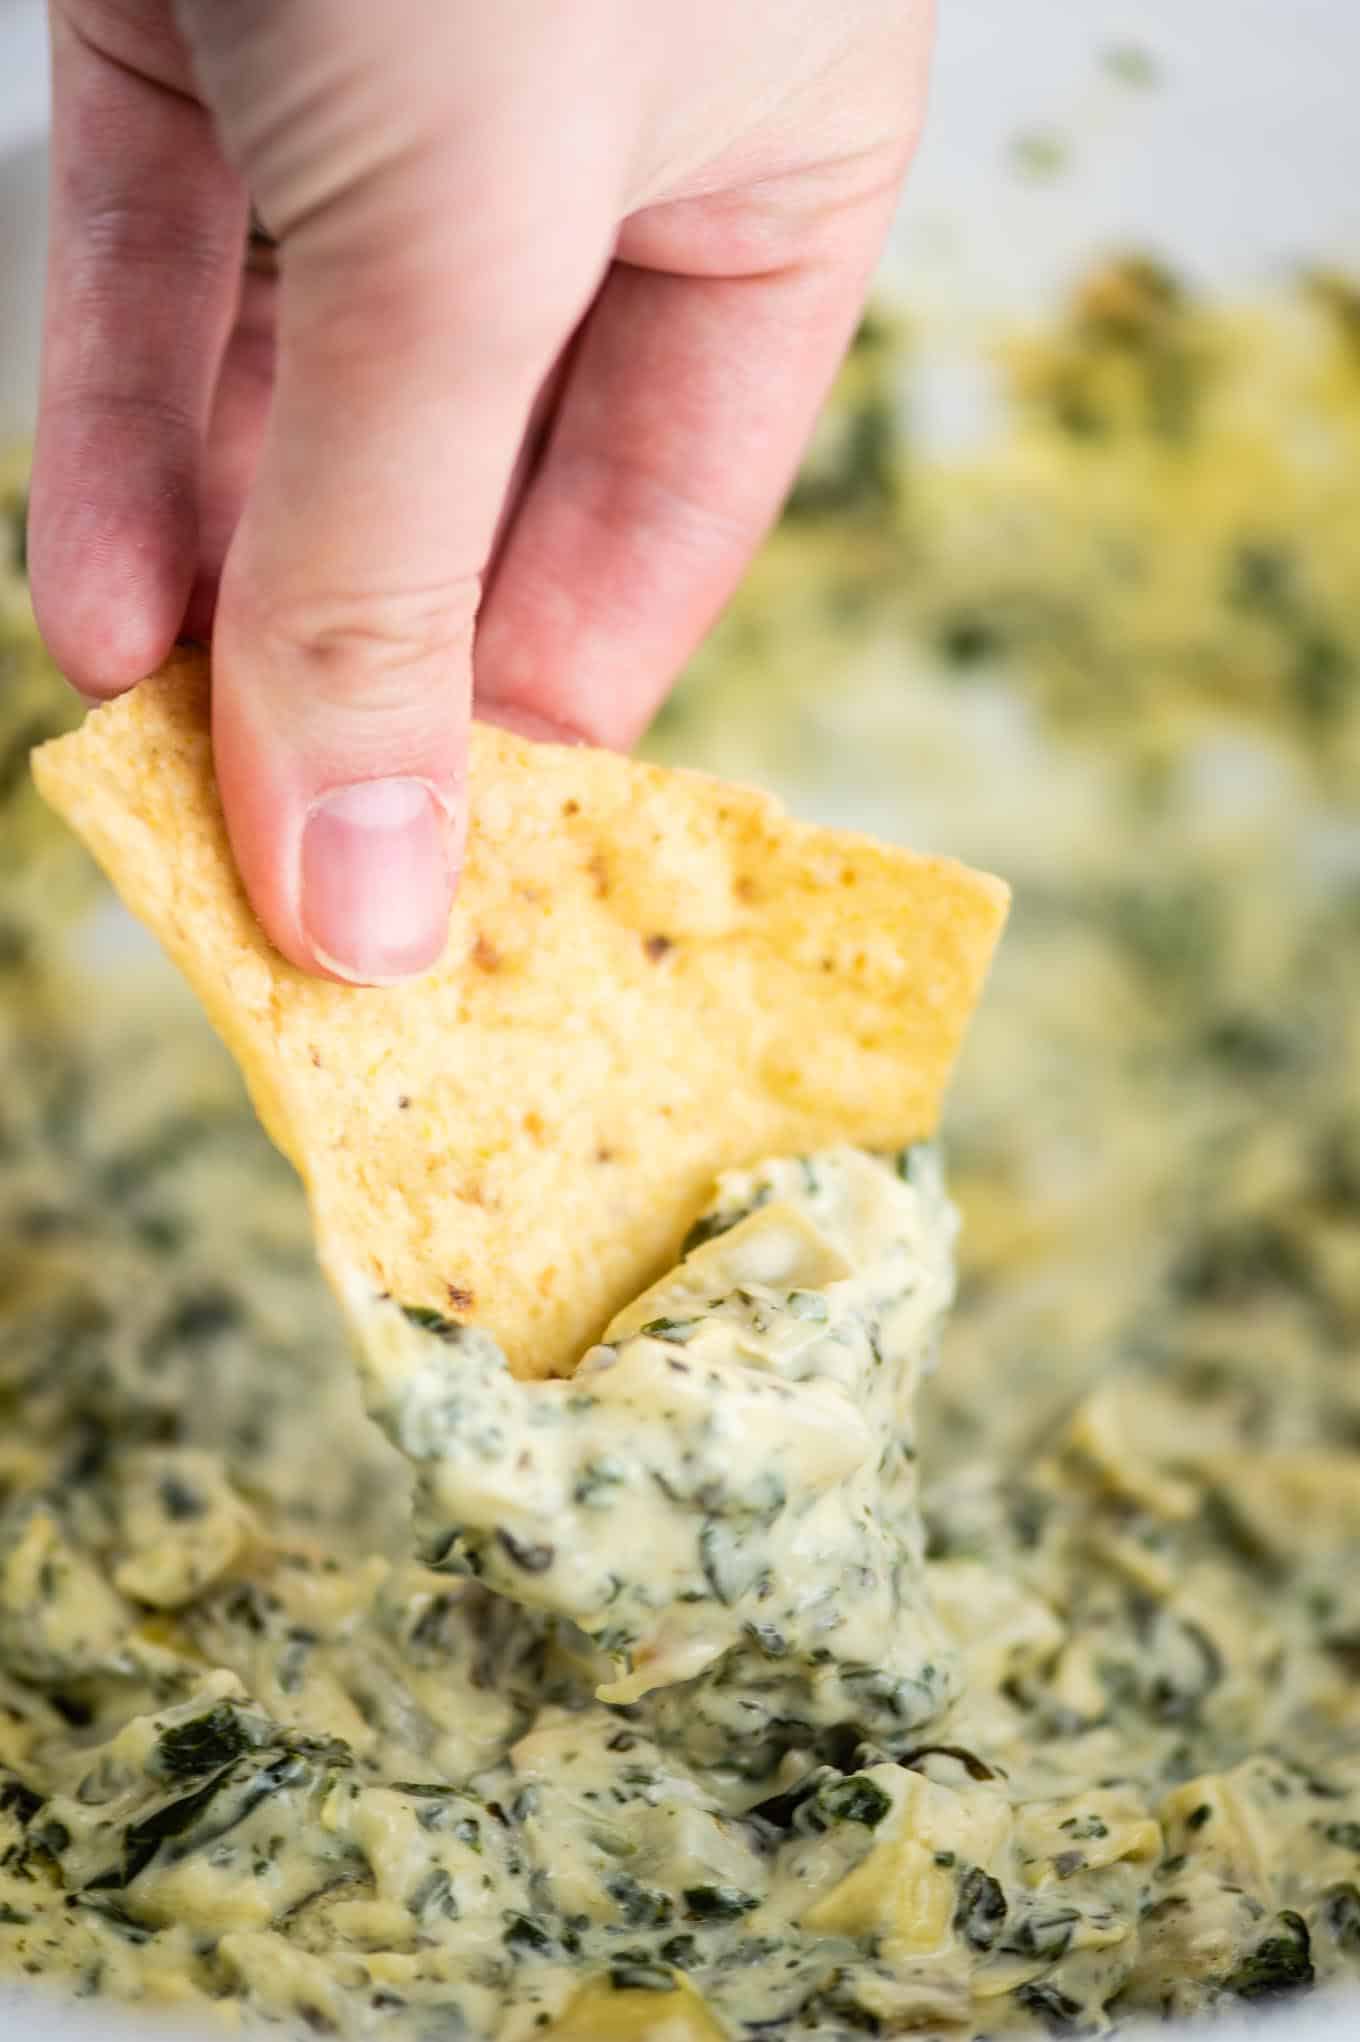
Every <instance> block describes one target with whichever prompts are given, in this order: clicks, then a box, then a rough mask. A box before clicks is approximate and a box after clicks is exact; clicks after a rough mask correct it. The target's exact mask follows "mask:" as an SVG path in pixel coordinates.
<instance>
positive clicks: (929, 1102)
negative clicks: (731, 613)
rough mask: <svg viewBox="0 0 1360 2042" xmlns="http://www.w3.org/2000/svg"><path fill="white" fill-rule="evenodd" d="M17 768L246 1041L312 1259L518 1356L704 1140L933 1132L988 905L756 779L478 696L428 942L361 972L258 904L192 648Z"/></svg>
mask: <svg viewBox="0 0 1360 2042" xmlns="http://www.w3.org/2000/svg"><path fill="white" fill-rule="evenodd" d="M34 771H35V774H36V776H37V780H38V785H39V787H40V788H41V789H42V792H43V793H44V794H45V796H46V797H47V799H48V800H49V801H50V802H51V803H52V804H53V806H54V807H56V808H57V809H59V810H60V811H61V813H62V814H63V815H64V816H65V817H66V818H67V820H68V821H69V822H70V823H71V824H72V826H73V827H74V828H75V829H76V830H77V831H78V832H79V834H80V835H81V836H82V837H83V838H84V839H85V841H86V843H87V844H88V845H89V846H90V848H91V850H92V851H93V852H94V854H95V856H96V857H97V858H98V859H99V860H100V862H101V863H102V864H103V865H104V867H105V868H106V870H107V871H108V872H109V874H110V876H111V877H112V879H113V881H114V884H115V885H116V886H117V888H118V890H119V892H120V893H121V894H122V895H123V897H124V899H125V900H126V901H127V903H128V905H129V906H130V907H131V908H132V909H133V910H134V912H135V913H136V914H138V915H139V916H140V917H141V918H142V920H143V921H145V922H146V923H148V924H149V925H150V927H151V928H152V929H153V930H154V931H155V933H156V934H157V935H158V936H159V938H160V940H161V941H162V943H163V944H164V945H165V947H166V949H167V950H168V951H169V953H170V955H171V956H172V957H173V958H174V960H175V961H176V963H177V964H179V966H180V967H181V968H182V970H183V971H184V972H185V973H186V974H187V976H188V978H189V979H190V981H191V982H192V984H193V986H194V987H195V989H196V990H197V992H198V994H199V997H200V998H201V999H202V1001H203V1004H204V1006H205V1007H206V1008H207V1010H208V1013H209V1015H210V1017H211V1018H212V1020H213V1022H214V1023H215V1024H216V1026H217V1027H218V1028H219V1029H220V1031H221V1033H222V1034H223V1036H224V1037H225V1038H226V1041H227V1043H228V1045H229V1046H230V1048H231V1049H232V1050H233V1051H234V1053H235V1055H236V1056H237V1058H238V1059H239V1061H240V1064H241V1067H242V1069H243V1071H244V1072H245V1076H246V1080H247V1082H248V1084H249V1086H250V1090H251V1093H252V1096H253V1098H254V1100H255V1105H256V1108H257V1110H258V1111H259V1113H260V1115H261V1117H262V1119H263V1120H264V1123H265V1125H266V1127H267V1128H268V1129H269V1132H270V1133H271V1134H272V1135H273V1137H274V1139H275V1141H276V1142H278V1144H279V1145H280V1147H281V1148H282V1149H283V1150H284V1152H285V1153H286V1154H287V1155H288V1156H289V1157H290V1158H291V1159H292V1161H293V1162H294V1164H295V1165H296V1166H297V1168H298V1170H299V1171H300V1172H301V1174H302V1176H303V1178H304V1180H305V1182H306V1185H307V1189H308V1193H309V1196H310V1199H311V1204H312V1210H313V1217H314V1220H315V1224H316V1229H317V1235H318V1240H319V1243H320V1246H321V1252H322V1258H323V1260H324V1261H325V1262H326V1264H327V1266H328V1268H329V1269H330V1270H331V1272H332V1274H333V1275H334V1276H336V1277H337V1278H338V1277H340V1276H341V1275H342V1274H343V1272H344V1268H345V1265H346V1264H348V1265H349V1266H350V1267H351V1268H353V1267H355V1266H357V1267H358V1269H359V1270H361V1271H362V1272H364V1273H365V1274H367V1275H369V1276H371V1277H372V1279H373V1282H374V1283H375V1285H376V1286H377V1287H378V1288H379V1289H380V1290H383V1291H388V1292H390V1293H391V1294H392V1295H393V1296H395V1297H397V1298H399V1299H400V1300H401V1301H402V1302H403V1303H407V1304H417V1305H424V1306H427V1307H430V1308H432V1309H434V1310H437V1311H440V1312H442V1313H445V1314H447V1315H448V1316H449V1317H452V1318H457V1319H460V1320H469V1321H476V1322H478V1323H481V1324H483V1325H485V1326H486V1327H488V1329H489V1330H490V1331H491V1332H492V1333H494V1335H495V1336H496V1338H497V1339H498V1340H499V1341H500V1343H501V1344H502V1346H503V1347H504V1349H505V1351H506V1354H507V1355H508V1357H509V1360H510V1364H511V1367H512V1368H513V1369H514V1370H515V1372H516V1373H517V1374H519V1375H524V1376H536V1375H548V1374H560V1373H562V1372H564V1371H568V1370H570V1369H571V1368H572V1367H573V1366H574V1364H575V1362H576V1360H577V1359H578V1357H579V1355H580V1354H581V1352H582V1351H583V1349H584V1348H585V1347H586V1346H587V1345H588V1344H589V1343H590V1341H591V1340H592V1339H594V1338H596V1337H598V1335H599V1333H600V1331H601V1329H602V1328H603V1326H604V1325H605V1323H606V1322H607V1320H608V1319H609V1317H610V1315H611V1313H613V1312H614V1311H615V1310H617V1309H618V1308H619V1307H620V1306H621V1305H623V1304H624V1303H625V1302H626V1301H627V1300H628V1299H629V1297H630V1296H632V1295H633V1294H634V1293H636V1292H637V1291H638V1290H640V1289H642V1287H643V1286H644V1285H646V1284H648V1283H650V1282H651V1281H652V1280H653V1279H654V1278H655V1277H656V1276H657V1275H658V1274H660V1273H661V1271H662V1270H663V1269H664V1268H665V1267H666V1266H667V1265H668V1263H669V1262H670V1261H671V1260H673V1258H674V1257H675V1254H676V1251H677V1248H678V1246H679V1243H680V1240H681V1238H682V1236H683V1235H684V1232H685V1230H686V1228H687V1226H688V1225H689V1223H690V1222H691V1220H692V1219H693V1217H694V1215H695V1212H696V1211H697V1210H698V1208H699V1206H700V1205H701V1203H702V1202H703V1201H704V1200H705V1199H706V1198H707V1197H708V1195H709V1193H710V1191H711V1189H712V1185H713V1180H714V1178H715V1176H716V1175H717V1174H718V1172H719V1171H721V1170H724V1169H727V1168H729V1167H732V1166H736V1165H745V1164H749V1163H751V1162H754V1161H756V1160H757V1159H759V1158H760V1157H763V1156H766V1155H771V1154H776V1153H779V1152H784V1153H787V1152H790V1151H796V1150H801V1149H808V1148H815V1147H818V1146H821V1145H824V1144H826V1143H829V1142H832V1141H852V1142H859V1143H862V1144H865V1145H867V1146H869V1147H881V1148H886V1147H895V1146H897V1145H899V1144H902V1143H905V1142H907V1141H909V1140H914V1139H916V1138H917V1137H919V1136H922V1135H925V1134H928V1133H929V1132H930V1131H931V1130H932V1129H933V1128H934V1126H935V1122H936V1119H937V1116H938V1113H939V1109H940V1101H941V1095H942V1093H943V1090H944V1086H945V1082H946V1080H947V1078H948V1075H949V1070H950V1066H951V1065H952V1063H953V1061H954V1057H955V1054H956V1052H957V1050H958V1047H959V1042H960V1038H961V1036H962V1033H963V1029H964V1025H965V1023H966V1021H967V1018H968V1014H969V1011H970V1009H971V1008H972V1005H973V1002H974V1000H975V998H976V996H977V993H978V990H979V987H980V985H981V982H982V978H983V975H984V973H985V971H986V968H987V963H988V960H989V958H990V956H991V952H992V948H993V945H994V944H995V942H996V939H997V935H998V933H999V931H1000V927H1001V924H1002V921H1003V919H1004V917H1005V912H1006V900H1007V895H1006V889H1005V888H1004V887H1003V886H1002V885H1001V883H1000V882H999V881H997V880H994V879H988V878H984V877H981V876H979V875H978V874H976V873H973V872H969V871H967V870H965V869H964V868H963V867H962V866H959V865H956V864H953V863H951V862H950V861H948V860H945V859H937V858H921V857H916V856H913V855H912V854H911V853H909V852H906V851H900V850H894V849H890V848H889V847H887V846H885V845H882V844H877V843H874V842H872V841H870V840H869V839H867V838H863V837H858V836H853V835H849V834H846V833H841V832H837V831H832V830H825V829H818V828H814V827H812V826H810V825H807V824H803V823H799V822H795V821H792V820H791V819H790V818H789V817H788V816H786V815H785V814H784V813H783V812H782V811H781V810H780V808H779V807H778V806H777V804H776V803H775V802H774V801H773V800H771V799H770V798H769V797H768V796H766V795H764V794H761V793H757V792H754V791H752V790H750V789H748V788H744V787H734V786H728V785H726V784H724V783H723V782H721V781H717V780H713V779H709V778H707V777H705V776H703V775H700V774H696V773H684V772H674V771H668V770H666V769H664V768H661V767H657V766H648V765H639V764H636V763H633V762H631V761H629V760H627V759H623V758H619V757H616V756H614V755H613V754H610V753H605V752H597V751H591V750H587V749H575V748H572V747H567V746H556V745H542V744H531V743H527V742H525V741H524V740H523V739H520V738H516V737H510V736H508V735H506V734H505V733H504V732H503V731H500V730H495V729H490V728H487V727H485V726H479V727H478V728H477V730H476V732H475V735H474V740H473V756H472V774H471V789H472V797H471V798H472V829H471V838H470V843H469V846H468V852H467V863H466V867H465V870H464V874H463V880H462V886H461V889H460V892H459V896H458V900H457V904H456V906H455V908H454V912H453V918H452V922H451V925H450V931H449V942H448V947H447V950H446V952H445V955H444V959H443V961H442V963H441V964H440V965H439V966H438V967H437V968H436V969H435V970H434V971H433V972H431V973H430V974H429V975H428V976H427V977H426V978H424V979H422V980H420V981H419V982H418V983H416V984H412V985H406V986H402V987H399V988H396V989H373V990H368V989H362V988H354V987H348V986H341V985H336V984H332V983H329V982H326V981H323V980H319V979H314V978H310V977H308V976H307V975H306V974H304V973H303V972H300V971H298V970H296V969H295V968H294V967H293V966H292V965H290V964H288V963H286V962H285V961H284V959H283V958H281V957H280V956H278V955H277V954H276V952H275V951H274V950H273V949H272V948H271V947H270V945H269V944H268V942H267V941H266V940H265V937H264V935H263V933H262V932H261V930H260V928H259V925H258V924H257V922H256V921H255V919H254V916H253V915H252V913H251V911H250V908H249V906H248V904H247V901H246V898H245V895H244V893H243V891H242V889H241V886H240V883H239V881H238V879H237V877H236V873H235V870H234V867H233V865H232V862H231V857H230V854H229V851H228V847H227V839H226V834H225V831H224V828H223V823H222V816H221V811H220V808H219V805H218V799H217V792H216V787H215V783H214V780H213V774H212V764H211V754H210V744H209V736H208V680H207V666H206V661H205V660H204V658H203V657H202V655H200V654H197V653H187V652H186V653H179V654H177V655H176V656H175V657H174V659H172V660H171V662H170V663H169V665H168V666H167V667H166V668H165V669H164V670H163V671H162V672H161V673H160V674H158V675H157V676H156V677H154V678H153V679H152V680H149V681H147V682H144V683H143V684H142V686H141V687H140V688H138V689H136V690H135V691H134V692H133V693H132V694H130V695H126V696H124V697H123V698H122V699H121V700H119V701H117V702H113V703H111V704H109V705H108V706H107V707H104V708H100V709H96V710H94V711H92V713H91V714H90V715H89V716H88V717H87V718H86V720H85V723H84V725H83V726H82V727H81V729H80V730H79V731H77V732H75V733H73V734H72V735H71V736H69V737H64V738H59V739H57V740H56V741H55V742H53V743H51V744H47V745H44V746H43V747H42V748H41V749H40V750H39V751H38V752H37V753H36V754H35V763H34Z"/></svg>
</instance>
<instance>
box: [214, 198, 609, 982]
mask: <svg viewBox="0 0 1360 2042" xmlns="http://www.w3.org/2000/svg"><path fill="white" fill-rule="evenodd" d="M456 182H457V179H456V172H449V171H447V170H445V169H444V168H443V167H442V166H441V169H440V172H439V173H438V176H437V179H436V183H437V186H438V190H437V192H436V199H437V203H436V204H435V205H434V206H433V207H431V208H429V211H428V214H427V213H426V212H425V211H423V210H422V207H421V204H420V203H419V200H417V203H416V204H415V206H414V208H413V209H412V210H411V211H410V212H408V213H406V214H405V216H404V217H402V218H401V219H400V220H399V221H395V222H394V221H392V220H390V219H389V220H382V222H381V227H380V231H377V232H373V231H371V222H372V219H373V215H372V214H371V213H370V214H369V215H368V216H367V218H366V219H363V220H361V222H360V229H359V232H358V233H357V236H356V239H355V241H354V242H353V243H352V244H351V243H350V242H348V241H347V240H346V239H345V238H344V234H343V232H341V233H339V234H337V235H336V236H335V238H334V239H332V238H331V236H330V234H329V232H328V231H326V232H323V233H322V234H321V235H320V236H319V237H316V238H314V237H313V236H312V234H311V232H310V230H309V231H306V232H303V233H300V234H299V235H297V236H295V237H292V238H290V239H289V241H288V243H287V244H286V246H285V248H284V251H283V256H282V265H281V275H280V281H279V287H278V289H279V304H278V338H277V356H276V366H275V384H274V395H273V400H272V406H271V409H270V413H269V420H268V424H267V427H266V430H265V435H264V442H263V447H262V450H261V454H260V460H259V466H258V469H257V471H256V474H255V477H254V481H253V484H252V486H251V490H250V494H249V497H248V499H247V502H246V505H245V509H244V511H243V513H242V516H241V519H240V522H239V524H238V526H237V528H236V532H235V535H234V537H233V539H232V541H231V544H230V548H229V550H228V554H227V558H226V564H225V567H224V570H223V574H222V580H221V587H220V591H219V595H218V606H217V621H216V629H215V636H214V657H213V669H214V694H213V702H214V746H215V755H216V761H217V771H218V779H219V783H220V786H221V790H222V797H223V804H224V809H225V812H226V816H227V820H228V826H229V829H230V832H231V838H232V844H233V849H234V851H235V854H236V858H237V862H238V865H239V867H240V870H241V874H242V877H243V879H244V881H245V884H246V887H247V890H248V891H249V893H250V895H251V898H252V901H253V902H254V905H255V907H256V910H257V912H258V913H259V915H260V918H261V920H262V922H263V923H264V926H265V928H266V930H267V931H268V933H269V935H270V936H271V938H272V940H273V941H274V942H275V943H276V945H277V946H278V947H279V948H280V949H281V950H282V951H283V952H284V954H285V955H286V956H288V957H290V958H291V959H293V961H294V962H295V963H298V964H300V965H302V966H303V967H304V968H307V969H319V970H322V971H325V972H329V973H331V974H332V975H334V976H338V977H342V978H347V979H352V980H356V981H360V982H365V983H373V982H386V981H391V980H394V979H399V978H402V977H405V976H408V975H410V974H412V973H415V972H418V971H420V970H422V969H424V968H425V967H426V966H428V965H429V964H430V963H431V962H433V960H434V958H435V957H436V956H437V955H438V954H439V951H440V950H441V949H442V946H443V942H444V940H445V937H446V934H447V928H448V908H449V902H450V898H451V892H452V887H453V884H454V879H455V874H456V868H457V864H458V860H459V857H460V855H461V844H462V832H463V826H464V820H465V808H464V802H463V782H464V772H465V754H466V732H467V723H468V717H469V704H470V692H471V645H472V631H473V622H474V618H475V615H476V610H477V604H478V599H479V594H480V580H481V574H482V571H483V568H484V566H485V563H486V560H487V558H488V555H489V553H490V550H491V547H492V544H493V540H494V535H495V531H496V527H497V521H498V517H499V513H500V509H501V505H502V502H503V500H504V497H505V494H506V490H507V487H508V484H509V481H510V477H511V474H512V470H513V469H514V466H515V460H516V453H517V449H518V448H519V446H520V444H521V442H522V440H523V438H524V434H525V429H526V424H527V421H528V418H529V415H530V411H531V407H532V404H533V400H534V395H535V391H536V390H537V389H538V388H539V386H540V385H541V383H542V382H543V380H544V378H545V376H546V374H547V372H548V370H549V368H550V366H551V363H552V361H553V359H554V357H555V356H556V354H557V352H558V350H559V348H560V346H561V344H562V341H563V339H564V337H565V335H566V334H567V333H568V332H569V331H570V330H571V328H572V326H573V325H574V324H575V323H576V321H577V320H578V318H579V316H580V313H581V310H582V308H583V305H584V303H585V302H586V300H587V299H588V297H589V295H590V292H591V291H592V290H593V288H594V285H595V282H596V279H597V275H598V270H599V266H600V255H599V251H598V247H597V246H596V244H595V243H588V242H583V243H581V244H580V245H578V247H577V248H576V250H575V251H574V253H569V254H568V256H567V257H566V258H565V259H564V257H563V246H564V243H565V242H566V241H567V239H568V236H567V235H566V233H564V231H563V230H562V228H561V227H560V225H559V224H558V223H556V222H554V223H553V227H552V234H551V240H552V245H551V246H550V245H548V244H549V237H548V235H547V233H546V231H545V225H544V223H543V222H541V221H535V220H530V221H527V222H525V221H519V220H517V221H514V222H511V223H506V224H505V226H504V227H503V229H498V230H495V231H490V230H486V229H485V223H482V226H480V227H479V228H478V229H477V230H476V231H475V232H474V233H473V234H472V235H471V236H468V235H463V234H459V233H457V232H453V231H451V230H450V227H449V223H448V219H447V209H446V206H445V205H444V203H443V198H444V192H445V190H446V189H448V188H456ZM401 203H402V205H403V206H406V205H407V203H408V201H407V200H405V199H403V200H402V202H401ZM326 224H327V223H323V226H325V225H326ZM600 239H601V240H603V233H601V236H600Z"/></svg>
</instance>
